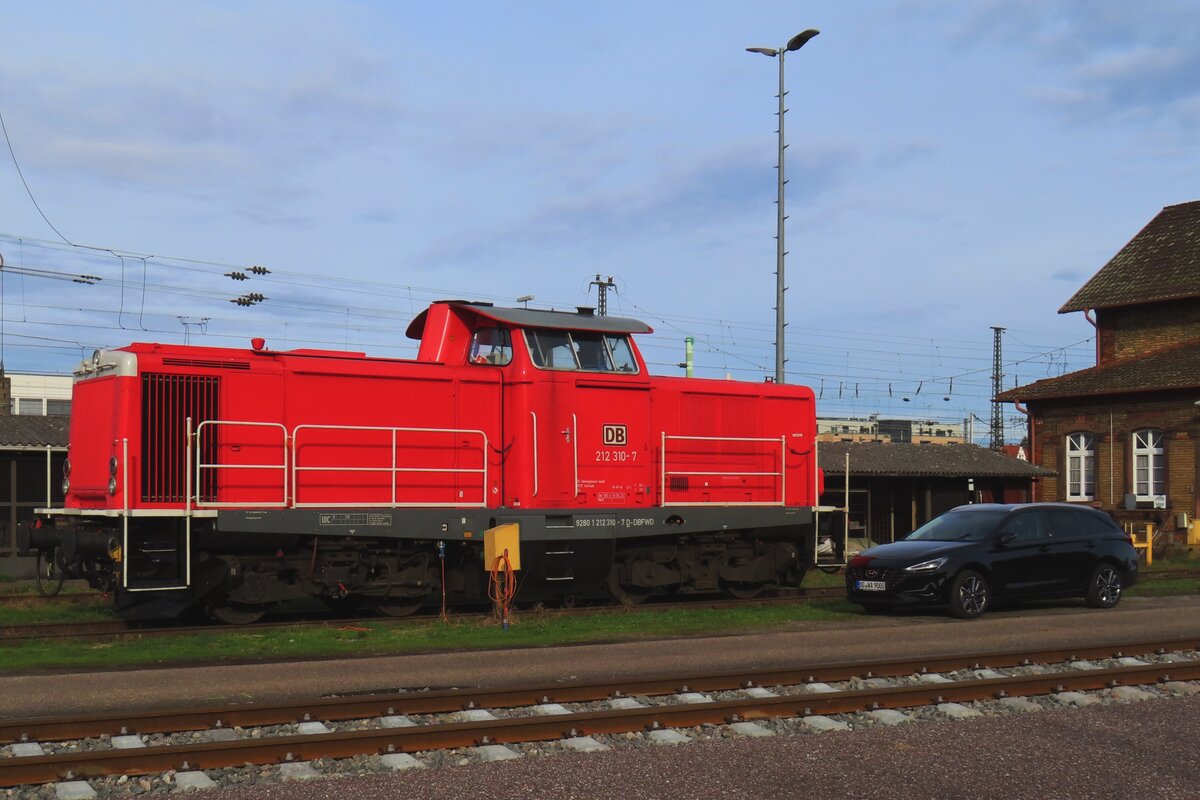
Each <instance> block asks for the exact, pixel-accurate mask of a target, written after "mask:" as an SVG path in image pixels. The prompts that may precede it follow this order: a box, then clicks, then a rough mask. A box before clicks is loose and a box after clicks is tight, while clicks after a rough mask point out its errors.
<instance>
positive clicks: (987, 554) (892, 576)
mask: <svg viewBox="0 0 1200 800" xmlns="http://www.w3.org/2000/svg"><path fill="white" fill-rule="evenodd" d="M1137 574H1138V559H1137V551H1135V550H1134V549H1133V543H1132V542H1131V541H1130V539H1129V537H1128V536H1127V535H1126V534H1125V532H1124V531H1122V530H1121V529H1120V528H1119V527H1117V524H1116V523H1115V522H1113V521H1112V519H1111V518H1110V517H1109V516H1108V515H1107V514H1104V513H1102V512H1100V511H1097V510H1095V509H1093V508H1088V507H1085V506H1075V505H1067V504H1065V503H1030V504H1021V505H992V504H981V505H969V506H959V507H958V508H955V509H953V510H951V511H947V512H946V513H945V514H942V515H941V516H940V517H936V518H934V519H932V520H930V521H929V522H927V523H925V524H924V525H922V526H921V527H920V528H918V529H917V530H915V531H913V532H912V533H910V534H909V535H908V537H907V538H905V539H903V540H901V541H898V542H892V543H891V544H884V545H879V546H878V547H872V548H870V549H868V550H863V551H862V552H861V553H859V554H858V555H856V556H854V557H853V558H852V559H851V560H850V563H849V565H848V566H847V568H846V593H847V595H848V597H849V598H850V599H851V600H853V601H854V602H856V603H859V604H861V605H862V606H863V607H864V608H865V609H867V610H868V611H882V610H886V609H889V608H894V607H898V606H905V607H907V606H945V607H947V608H948V609H949V611H950V613H951V614H952V615H953V616H955V617H960V618H963V619H973V618H975V617H979V616H981V615H982V614H983V612H984V611H986V610H987V609H988V607H990V606H991V605H992V603H993V602H995V601H1002V600H1024V599H1033V598H1046V597H1083V598H1085V599H1086V600H1087V604H1088V605H1089V606H1092V607H1094V608H1112V607H1113V606H1115V605H1116V604H1117V603H1118V602H1119V601H1120V600H1121V592H1122V590H1123V589H1125V588H1126V587H1129V586H1132V585H1133V584H1134V583H1135V582H1136V581H1137Z"/></svg>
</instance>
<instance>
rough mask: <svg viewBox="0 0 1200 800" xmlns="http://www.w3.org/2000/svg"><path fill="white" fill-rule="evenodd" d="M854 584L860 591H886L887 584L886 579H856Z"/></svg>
mask: <svg viewBox="0 0 1200 800" xmlns="http://www.w3.org/2000/svg"><path fill="white" fill-rule="evenodd" d="M854 586H855V588H856V589H858V590H859V591H860V592H886V591H887V584H886V583H885V582H884V581H855V582H854Z"/></svg>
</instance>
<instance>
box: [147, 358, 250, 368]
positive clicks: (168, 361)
mask: <svg viewBox="0 0 1200 800" xmlns="http://www.w3.org/2000/svg"><path fill="white" fill-rule="evenodd" d="M162 363H163V366H167V367H191V368H193V369H240V370H247V369H250V362H249V361H205V360H204V359H199V358H164V359H163V361H162Z"/></svg>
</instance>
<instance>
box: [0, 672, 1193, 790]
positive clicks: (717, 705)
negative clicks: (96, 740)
mask: <svg viewBox="0 0 1200 800" xmlns="http://www.w3.org/2000/svg"><path fill="white" fill-rule="evenodd" d="M1197 678H1200V660H1197V661H1176V662H1171V663H1165V664H1145V665H1137V666H1123V667H1116V668H1113V669H1097V670H1070V671H1066V672H1057V673H1048V674H1040V675H1021V676H1015V677H1001V678H990V679H977V680H966V681H955V682H950V683H943V684H922V685H916V686H898V687H888V688H882V689H859V690H851V691H845V692H832V693H822V694H803V695H784V696H775V697H764V698H746V699H737V700H726V701H714V702H709V703H684V704H672V705H659V706H645V707H642V708H634V709H620V710H612V711H591V712H583V713H568V714H558V715H550V716H535V717H518V718H512V719H498V720H487V721H481V722H453V723H440V724H432V725H420V726H413V727H408V728H385V729H372V730H358V731H345V732H337V733H329V734H313V735H304V734H299V735H288V736H280V737H271V738H266V739H237V740H233V741H227V742H205V743H201V744H186V745H162V746H156V747H146V748H138V749H134V750H118V749H113V750H94V751H85V752H72V753H59V754H54V755H48V756H32V757H14V758H8V759H2V760H0V785H5V786H15V785H20V784H27V783H47V782H50V781H55V780H60V779H63V778H70V779H79V778H88V777H98V776H103V775H116V774H144V773H152V772H162V771H165V770H171V769H174V770H195V769H217V768H222V767H231V766H241V765H243V764H247V763H256V764H272V763H279V762H287V761H294V760H312V759H318V758H349V757H352V756H357V755H363V754H375V753H385V752H418V751H424V750H435V749H444V748H457V747H472V746H478V745H482V744H491V743H515V742H529V741H545V740H553V739H561V738H565V737H575V736H588V735H593V734H619V733H626V732H630V731H643V730H653V729H658V728H670V727H691V726H695V725H704V724H725V723H730V722H738V721H748V720H756V719H770V718H776V717H788V716H797V715H804V716H807V715H810V714H838V713H841V714H845V713H853V712H857V711H868V710H874V709H880V708H906V707H913V706H924V705H929V704H932V703H946V702H964V701H972V700H985V699H991V698H997V697H1007V696H1014V695H1016V696H1030V695H1042V694H1050V693H1054V692H1063V691H1068V690H1076V691H1086V690H1095V689H1104V688H1109V687H1114V686H1121V685H1144V684H1151V683H1159V682H1164V681H1169V680H1195V679H1197Z"/></svg>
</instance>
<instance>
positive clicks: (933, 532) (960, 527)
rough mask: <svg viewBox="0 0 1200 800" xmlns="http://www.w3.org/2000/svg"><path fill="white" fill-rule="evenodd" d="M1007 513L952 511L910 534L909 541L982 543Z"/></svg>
mask: <svg viewBox="0 0 1200 800" xmlns="http://www.w3.org/2000/svg"><path fill="white" fill-rule="evenodd" d="M1007 513H1008V512H1007V511H1002V510H995V511H950V512H948V513H946V514H942V515H941V516H940V517H934V518H933V519H931V520H929V522H926V523H925V524H924V525H922V526H921V527H919V528H917V529H916V530H915V531H913V532H912V533H910V534H909V535H908V536H907V537H906V538H908V539H922V540H925V541H939V542H978V541H982V540H983V538H984V537H985V536H987V535H988V534H989V533H991V532H992V531H994V530H996V526H997V525H999V524H1000V520H1002V519H1004V516H1005V515H1006V514H1007Z"/></svg>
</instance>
